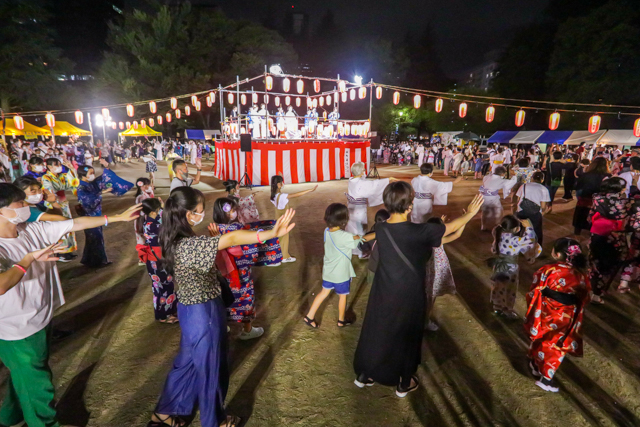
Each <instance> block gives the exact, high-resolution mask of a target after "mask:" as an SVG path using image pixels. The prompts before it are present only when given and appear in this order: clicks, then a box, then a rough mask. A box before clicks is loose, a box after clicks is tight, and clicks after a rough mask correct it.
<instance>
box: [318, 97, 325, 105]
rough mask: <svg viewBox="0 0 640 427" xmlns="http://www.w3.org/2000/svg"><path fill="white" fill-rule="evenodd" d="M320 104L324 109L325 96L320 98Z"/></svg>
mask: <svg viewBox="0 0 640 427" xmlns="http://www.w3.org/2000/svg"><path fill="white" fill-rule="evenodd" d="M318 104H319V105H320V106H321V107H324V96H321V97H320V98H318Z"/></svg>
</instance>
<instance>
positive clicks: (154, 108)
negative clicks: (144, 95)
mask: <svg viewBox="0 0 640 427" xmlns="http://www.w3.org/2000/svg"><path fill="white" fill-rule="evenodd" d="M149 111H151V114H155V113H156V112H157V111H158V106H157V105H156V103H155V101H151V102H150V103H149Z"/></svg>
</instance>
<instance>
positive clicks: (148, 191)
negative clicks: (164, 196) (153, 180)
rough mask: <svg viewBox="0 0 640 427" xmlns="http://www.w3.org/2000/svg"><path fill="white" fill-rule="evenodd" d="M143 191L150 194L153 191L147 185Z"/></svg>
mask: <svg viewBox="0 0 640 427" xmlns="http://www.w3.org/2000/svg"><path fill="white" fill-rule="evenodd" d="M144 192H145V193H148V194H152V193H153V188H151V187H149V188H147V189H146V190H144Z"/></svg>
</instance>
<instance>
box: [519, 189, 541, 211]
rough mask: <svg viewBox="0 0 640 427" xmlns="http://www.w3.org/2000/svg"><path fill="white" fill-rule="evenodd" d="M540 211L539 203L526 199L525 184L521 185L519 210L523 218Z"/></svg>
mask: <svg viewBox="0 0 640 427" xmlns="http://www.w3.org/2000/svg"><path fill="white" fill-rule="evenodd" d="M538 213H540V205H539V204H537V203H535V202H532V201H531V200H529V199H527V184H524V185H523V186H522V201H521V202H520V212H519V214H520V215H522V217H524V218H529V217H531V216H534V215H535V214H538Z"/></svg>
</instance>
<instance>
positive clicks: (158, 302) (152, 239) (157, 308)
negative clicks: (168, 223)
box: [138, 211, 178, 320]
mask: <svg viewBox="0 0 640 427" xmlns="http://www.w3.org/2000/svg"><path fill="white" fill-rule="evenodd" d="M161 226H162V211H160V213H159V214H158V216H157V217H155V218H151V217H149V216H148V217H147V220H146V221H145V223H144V228H143V229H144V238H145V243H146V248H147V250H146V251H143V250H140V249H139V251H138V252H139V253H140V255H141V258H142V259H143V260H144V261H145V263H146V264H147V272H148V273H149V277H151V288H152V290H153V311H154V314H155V318H156V320H166V319H167V317H169V316H176V315H177V312H178V307H177V305H176V294H175V291H174V285H173V276H172V275H170V274H168V273H167V272H166V270H165V269H164V268H160V266H159V265H158V259H160V258H162V248H161V246H160V242H159V241H158V236H159V235H160V227H161Z"/></svg>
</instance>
